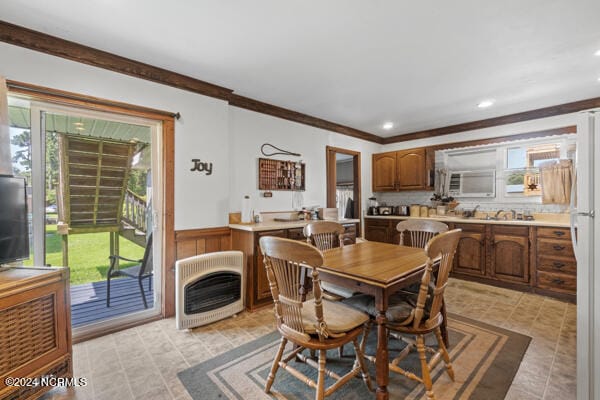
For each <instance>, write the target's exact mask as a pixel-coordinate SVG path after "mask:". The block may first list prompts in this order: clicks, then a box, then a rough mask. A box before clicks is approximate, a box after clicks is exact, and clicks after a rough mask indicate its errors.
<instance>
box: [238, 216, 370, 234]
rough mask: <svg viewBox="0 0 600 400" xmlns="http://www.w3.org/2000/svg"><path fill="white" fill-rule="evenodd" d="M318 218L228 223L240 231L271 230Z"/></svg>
mask: <svg viewBox="0 0 600 400" xmlns="http://www.w3.org/2000/svg"><path fill="white" fill-rule="evenodd" d="M315 221H319V220H309V221H305V220H298V221H290V222H283V221H265V222H258V223H255V224H229V227H230V228H231V229H238V230H241V231H249V232H261V231H272V230H275V229H292V228H303V227H304V226H306V225H307V224H308V223H309V222H315ZM334 222H339V223H340V224H357V223H359V222H360V219H340V220H335V221H334Z"/></svg>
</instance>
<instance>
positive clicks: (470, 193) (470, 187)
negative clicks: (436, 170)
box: [448, 169, 496, 197]
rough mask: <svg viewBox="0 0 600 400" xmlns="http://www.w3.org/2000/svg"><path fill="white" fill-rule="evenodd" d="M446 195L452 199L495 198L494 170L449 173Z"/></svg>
mask: <svg viewBox="0 0 600 400" xmlns="http://www.w3.org/2000/svg"><path fill="white" fill-rule="evenodd" d="M448 195H449V196H452V197H496V170H493V169H486V170H478V171H477V170H476V171H450V173H449V174H448Z"/></svg>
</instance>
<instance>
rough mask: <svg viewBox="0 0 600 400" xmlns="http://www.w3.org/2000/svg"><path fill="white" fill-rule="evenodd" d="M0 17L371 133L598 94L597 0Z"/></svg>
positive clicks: (60, 1) (8, 2)
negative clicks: (386, 125) (488, 103)
mask: <svg viewBox="0 0 600 400" xmlns="http://www.w3.org/2000/svg"><path fill="white" fill-rule="evenodd" d="M0 19H2V20H4V21H8V22H11V23H15V24H18V25H23V26H25V27H28V28H31V29H34V30H38V31H41V32H45V33H48V34H51V35H55V36H59V37H62V38H65V39H68V40H72V41H75V42H78V43H82V44H85V45H88V46H91V47H95V48H98V49H102V50H106V51H109V52H112V53H116V54H119V55H122V56H125V57H128V58H132V59H135V60H138V61H142V62H145V63H148V64H152V65H155V66H159V67H163V68H166V69H169V70H172V71H176V72H180V73H183V74H186V75H189V76H192V77H195V78H199V79H202V80H205V81H208V82H211V83H214V84H218V85H222V86H225V87H228V88H230V89H234V90H235V92H236V93H237V94H240V95H243V96H248V97H251V98H254V99H257V100H261V101H265V102H268V103H272V104H275V105H278V106H281V107H286V108H290V109H292V110H295V111H300V112H303V113H306V114H309V115H313V116H316V117H320V118H324V119H327V120H330V121H333V122H337V123H340V124H344V125H348V126H351V127H353V128H357V129H361V130H365V131H368V132H371V133H375V134H377V135H381V136H392V135H395V134H400V133H408V132H412V131H417V130H422V129H429V128H435V127H441V126H447V125H452V124H456V123H461V122H469V121H473V120H479V119H484V118H490V117H494V116H499V115H505V114H510V113H514V112H520V111H526V110H531V109H536V108H540V107H545V106H551V105H556V104H561V103H565V102H570V101H575V100H581V99H586V98H591V97H598V96H600V82H599V81H598V78H600V56H594V52H596V51H597V50H600V1H598V0H593V1H592V0H528V1H523V0H504V1H496V2H491V1H481V0H454V1H437V2H433V1H422V2H418V1H409V0H374V1H364V0H327V1H315V0H312V1H299V0H288V1H281V0H256V1H242V0H230V1H223V0H212V1H208V0H172V1H168V2H167V1H164V0H129V1H122V0H90V1H81V0H78V1H76V0H57V1H53V2H48V1H47V0H28V1H26V2H24V1H19V0H2V1H1V2H0ZM488 98H493V99H495V100H496V104H495V105H494V106H492V107H490V108H488V109H478V108H477V107H476V105H477V103H479V102H480V101H481V100H484V99H488ZM384 121H393V122H394V123H395V127H394V128H393V129H392V130H390V131H384V130H383V129H382V127H381V125H382V123H383V122H384Z"/></svg>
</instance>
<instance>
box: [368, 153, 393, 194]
mask: <svg viewBox="0 0 600 400" xmlns="http://www.w3.org/2000/svg"><path fill="white" fill-rule="evenodd" d="M372 168H373V191H374V192H386V191H394V190H396V174H397V172H396V171H397V167H396V152H395V151H393V152H390V153H382V154H373V165H372Z"/></svg>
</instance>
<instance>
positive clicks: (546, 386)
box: [542, 306, 568, 399]
mask: <svg viewBox="0 0 600 400" xmlns="http://www.w3.org/2000/svg"><path fill="white" fill-rule="evenodd" d="M567 309H568V307H566V306H565V310H564V311H563V317H562V321H561V323H560V330H559V331H558V339H556V345H555V346H554V354H553V355H552V362H551V363H550V372H549V373H548V378H546V385H545V386H544V393H543V395H542V399H544V398H546V392H547V391H548V386H549V382H550V376H551V375H552V368H554V363H555V362H556V353H557V352H558V346H559V342H560V334H561V333H562V331H563V328H564V326H565V319H566V318H567Z"/></svg>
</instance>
